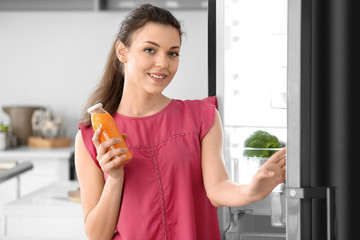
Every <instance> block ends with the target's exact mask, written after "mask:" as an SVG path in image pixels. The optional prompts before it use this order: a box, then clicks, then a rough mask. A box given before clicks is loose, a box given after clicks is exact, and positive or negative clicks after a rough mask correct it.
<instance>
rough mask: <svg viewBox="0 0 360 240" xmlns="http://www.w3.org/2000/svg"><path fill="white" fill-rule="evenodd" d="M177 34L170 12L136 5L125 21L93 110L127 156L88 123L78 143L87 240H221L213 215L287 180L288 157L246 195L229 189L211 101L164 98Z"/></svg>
mask: <svg viewBox="0 0 360 240" xmlns="http://www.w3.org/2000/svg"><path fill="white" fill-rule="evenodd" d="M181 36H182V31H181V27H180V24H179V22H178V21H177V20H176V18H175V17H174V16H173V15H172V14H171V13H170V12H168V11H167V10H165V9H161V8H157V7H155V6H152V5H148V4H146V5H142V6H140V7H139V8H137V9H135V10H133V11H131V12H130V13H129V14H128V16H127V17H126V18H125V20H124V21H123V23H122V25H121V27H120V31H119V33H118V35H117V38H116V40H115V42H114V45H113V47H112V49H111V52H110V55H109V58H108V62H107V64H106V66H105V73H104V76H103V78H102V80H101V82H100V84H99V86H98V88H97V89H96V91H95V92H94V94H93V95H92V97H91V98H90V100H89V103H88V105H87V106H86V108H85V109H87V108H88V107H89V106H91V105H93V104H95V103H97V102H101V103H103V105H104V108H105V109H106V110H107V111H108V112H109V113H110V114H112V115H113V117H114V119H115V121H116V123H117V125H118V127H119V129H120V130H121V131H122V132H124V133H127V140H126V141H127V144H128V146H129V149H130V151H131V152H132V154H133V159H132V160H131V161H129V162H128V163H126V164H125V165H123V166H121V167H119V165H120V164H121V162H122V161H123V160H124V157H125V156H124V155H121V157H116V156H117V155H119V154H123V153H125V151H126V150H125V149H118V150H110V151H107V149H108V148H109V147H110V146H112V145H113V144H115V143H117V142H119V141H120V140H119V139H111V140H108V141H106V142H104V143H101V144H100V143H99V140H98V138H99V134H100V132H101V130H98V131H96V132H95V133H94V131H93V130H92V128H91V127H89V125H90V122H89V115H88V114H84V117H85V120H84V123H83V124H81V125H79V128H80V131H79V132H78V134H77V136H76V140H75V141H76V154H75V161H76V171H77V176H78V179H79V183H80V189H81V199H82V205H83V211H84V221H85V229H86V233H87V235H88V237H89V239H131V240H136V239H141V240H143V239H186V240H191V239H220V233H219V225H218V219H217V211H216V207H218V206H241V205H246V204H249V203H251V202H254V201H257V200H260V199H263V198H264V197H266V196H267V195H268V194H269V193H270V192H271V191H272V189H273V188H274V187H275V186H277V185H278V184H280V183H281V182H283V181H284V180H285V168H286V167H285V166H286V156H285V149H283V150H281V151H279V152H277V153H276V154H274V155H273V157H272V158H271V159H269V160H268V161H267V162H266V163H265V164H264V165H263V166H262V167H261V169H260V170H259V171H258V172H257V173H256V174H255V176H254V177H253V179H252V181H251V182H250V184H249V185H238V184H235V183H233V182H231V181H229V178H228V175H227V172H226V170H225V167H224V163H223V160H222V127H221V122H220V117H219V114H218V112H217V110H216V98H215V97H210V98H206V99H203V100H188V101H180V100H174V99H170V98H168V97H166V96H164V95H163V94H162V92H163V90H164V89H165V88H166V87H167V85H168V84H169V83H170V82H171V81H172V79H173V77H174V75H175V73H176V71H177V68H178V64H179V53H180V48H181Z"/></svg>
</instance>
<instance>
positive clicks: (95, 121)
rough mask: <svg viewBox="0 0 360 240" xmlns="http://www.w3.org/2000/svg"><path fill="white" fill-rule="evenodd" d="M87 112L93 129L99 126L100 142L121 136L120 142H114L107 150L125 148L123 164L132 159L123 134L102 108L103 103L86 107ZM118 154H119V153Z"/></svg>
mask: <svg viewBox="0 0 360 240" xmlns="http://www.w3.org/2000/svg"><path fill="white" fill-rule="evenodd" d="M87 111H88V113H90V114H91V123H92V126H93V129H94V131H96V130H97V129H98V128H100V127H101V129H102V131H101V133H100V136H99V141H100V143H102V142H104V141H106V140H109V139H111V138H121V142H120V143H117V144H114V145H113V146H111V147H110V148H109V149H108V151H109V150H110V149H111V150H113V149H116V148H127V149H128V151H127V152H126V153H124V154H125V155H126V158H125V160H124V161H123V163H122V164H121V165H123V164H125V163H126V162H128V161H129V160H131V159H132V154H131V152H130V151H129V148H128V146H127V145H126V142H125V139H124V137H123V135H122V134H121V132H120V130H119V129H118V127H117V125H116V123H115V121H114V119H113V117H112V116H111V115H110V114H109V113H108V112H107V111H105V109H104V108H103V105H102V104H101V103H97V104H95V105H94V106H92V107H90V108H88V110H87ZM119 156H120V155H119Z"/></svg>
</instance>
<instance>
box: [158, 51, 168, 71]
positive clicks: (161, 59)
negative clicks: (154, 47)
mask: <svg viewBox="0 0 360 240" xmlns="http://www.w3.org/2000/svg"><path fill="white" fill-rule="evenodd" d="M155 66H156V67H159V68H167V67H168V66H169V62H168V55H167V54H158V55H157V57H156V62H155Z"/></svg>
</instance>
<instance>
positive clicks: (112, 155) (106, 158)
mask: <svg viewBox="0 0 360 240" xmlns="http://www.w3.org/2000/svg"><path fill="white" fill-rule="evenodd" d="M126 151H127V149H124V148H117V149H114V150H110V151H107V152H106V153H105V154H104V155H103V156H102V157H101V159H100V160H99V163H100V165H101V167H102V169H103V170H104V167H105V166H106V165H108V164H109V162H111V161H113V160H116V158H117V156H120V155H121V154H124V153H125V152H126ZM125 156H126V155H125Z"/></svg>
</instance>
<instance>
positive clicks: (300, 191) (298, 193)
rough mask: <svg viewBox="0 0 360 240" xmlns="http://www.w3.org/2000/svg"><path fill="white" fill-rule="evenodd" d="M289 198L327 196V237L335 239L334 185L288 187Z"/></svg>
mask: <svg viewBox="0 0 360 240" xmlns="http://www.w3.org/2000/svg"><path fill="white" fill-rule="evenodd" d="M286 197H287V198H296V199H309V198H310V199H320V198H326V215H327V217H326V225H327V239H328V240H335V188H333V187H307V188H292V187H288V188H286Z"/></svg>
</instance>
